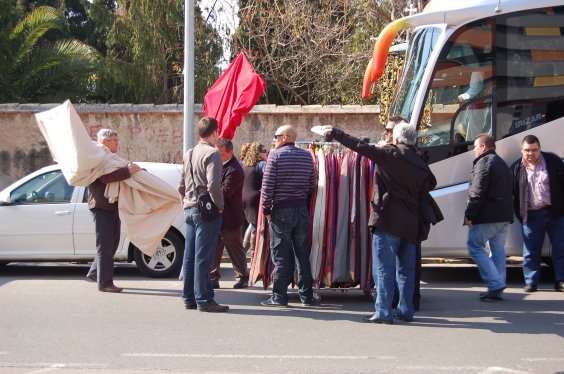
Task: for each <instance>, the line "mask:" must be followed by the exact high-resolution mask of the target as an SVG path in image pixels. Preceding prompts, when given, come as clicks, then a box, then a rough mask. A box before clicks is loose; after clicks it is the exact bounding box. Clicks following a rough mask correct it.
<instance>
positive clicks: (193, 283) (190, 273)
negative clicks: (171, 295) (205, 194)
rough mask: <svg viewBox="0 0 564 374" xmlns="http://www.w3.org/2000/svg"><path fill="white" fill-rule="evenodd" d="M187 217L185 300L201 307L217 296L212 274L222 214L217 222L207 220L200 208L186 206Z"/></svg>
mask: <svg viewBox="0 0 564 374" xmlns="http://www.w3.org/2000/svg"><path fill="white" fill-rule="evenodd" d="M184 217H185V218H186V242H185V247H184V262H183V264H182V268H183V276H184V288H183V290H182V300H184V303H185V304H191V303H193V302H194V301H195V302H196V304H198V307H199V308H201V307H203V306H205V305H206V304H208V303H210V302H212V301H213V298H214V292H213V286H212V282H211V276H210V273H211V270H212V264H213V259H214V254H215V246H216V245H217V239H218V237H219V229H220V227H221V215H219V216H218V217H216V218H215V219H214V220H213V221H203V220H202V219H201V218H200V215H199V214H198V208H188V209H184Z"/></svg>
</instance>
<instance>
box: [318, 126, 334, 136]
mask: <svg viewBox="0 0 564 374" xmlns="http://www.w3.org/2000/svg"><path fill="white" fill-rule="evenodd" d="M320 127H321V130H324V134H323V135H327V134H328V133H330V132H331V131H333V126H331V125H324V126H320Z"/></svg>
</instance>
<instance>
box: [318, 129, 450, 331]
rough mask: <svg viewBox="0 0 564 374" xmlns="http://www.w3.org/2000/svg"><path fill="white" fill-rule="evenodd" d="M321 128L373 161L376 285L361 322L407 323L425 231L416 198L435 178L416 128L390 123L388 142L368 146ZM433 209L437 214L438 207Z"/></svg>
mask: <svg viewBox="0 0 564 374" xmlns="http://www.w3.org/2000/svg"><path fill="white" fill-rule="evenodd" d="M323 128H324V129H326V130H328V131H329V133H326V134H325V135H326V136H327V138H328V139H331V140H332V139H334V140H336V141H338V142H339V143H341V144H343V145H344V146H346V147H347V148H350V149H351V150H353V151H355V152H357V153H358V154H359V155H362V156H364V157H367V158H368V159H370V160H372V161H374V163H375V164H376V168H375V169H374V188H373V194H372V202H371V204H370V219H369V221H368V225H369V226H370V227H371V231H372V234H373V235H372V277H373V278H374V282H375V283H376V285H375V286H376V302H375V304H374V314H372V315H370V316H365V317H363V319H362V320H363V321H364V322H367V323H380V324H392V323H394V318H396V319H399V320H402V321H404V322H410V321H412V320H413V315H414V306H413V291H414V288H415V261H416V249H415V245H416V243H419V242H421V241H423V240H425V239H426V237H427V234H428V233H429V231H428V227H427V226H426V221H424V219H423V215H422V214H421V203H422V197H423V196H426V195H427V194H428V193H429V191H431V190H433V188H435V186H436V185H437V180H436V178H435V176H434V175H433V173H432V172H431V170H430V169H429V167H428V166H427V164H426V163H425V161H423V159H422V158H421V157H420V156H419V155H418V154H417V149H416V148H415V142H416V140H417V130H416V129H415V127H414V126H412V125H410V124H408V123H405V122H400V123H398V124H396V125H395V126H394V129H393V132H392V144H387V145H383V146H374V145H371V144H369V143H367V142H365V141H363V140H360V139H358V138H355V137H354V136H351V135H348V134H346V133H345V132H343V131H342V130H339V129H336V128H333V127H332V126H324V127H323ZM437 210H438V208H437ZM433 213H434V214H435V215H437V217H438V214H439V213H440V211H436V212H433ZM441 216H442V214H441ZM394 278H397V283H398V289H399V303H398V306H397V312H396V314H395V315H394V314H393V309H392V308H393V306H392V304H393V299H394Z"/></svg>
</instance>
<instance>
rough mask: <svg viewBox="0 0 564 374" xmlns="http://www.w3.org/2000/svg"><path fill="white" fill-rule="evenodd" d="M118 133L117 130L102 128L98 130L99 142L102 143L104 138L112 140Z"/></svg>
mask: <svg viewBox="0 0 564 374" xmlns="http://www.w3.org/2000/svg"><path fill="white" fill-rule="evenodd" d="M117 135H118V133H117V131H115V130H110V129H100V131H98V135H97V136H98V143H100V144H102V140H110V139H111V138H113V137H114V136H117Z"/></svg>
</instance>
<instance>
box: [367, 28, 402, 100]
mask: <svg viewBox="0 0 564 374" xmlns="http://www.w3.org/2000/svg"><path fill="white" fill-rule="evenodd" d="M407 27H409V22H408V20H407V19H405V18H400V19H398V20H396V21H394V22H392V23H390V24H389V25H387V26H386V27H384V29H383V30H382V32H380V35H379V36H378V40H376V45H375V46H374V50H373V51H372V58H371V59H370V62H368V66H367V67H366V71H365V72H364V81H363V84H362V97H363V98H364V99H370V98H371V97H372V96H374V94H373V93H371V92H370V87H371V85H372V83H376V82H377V81H378V80H379V79H380V78H381V77H382V74H383V73H384V68H385V67H386V60H387V59H388V51H389V50H390V46H391V45H392V42H393V41H394V38H395V37H396V35H397V34H398V32H400V31H401V30H403V29H405V28H407Z"/></svg>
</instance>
